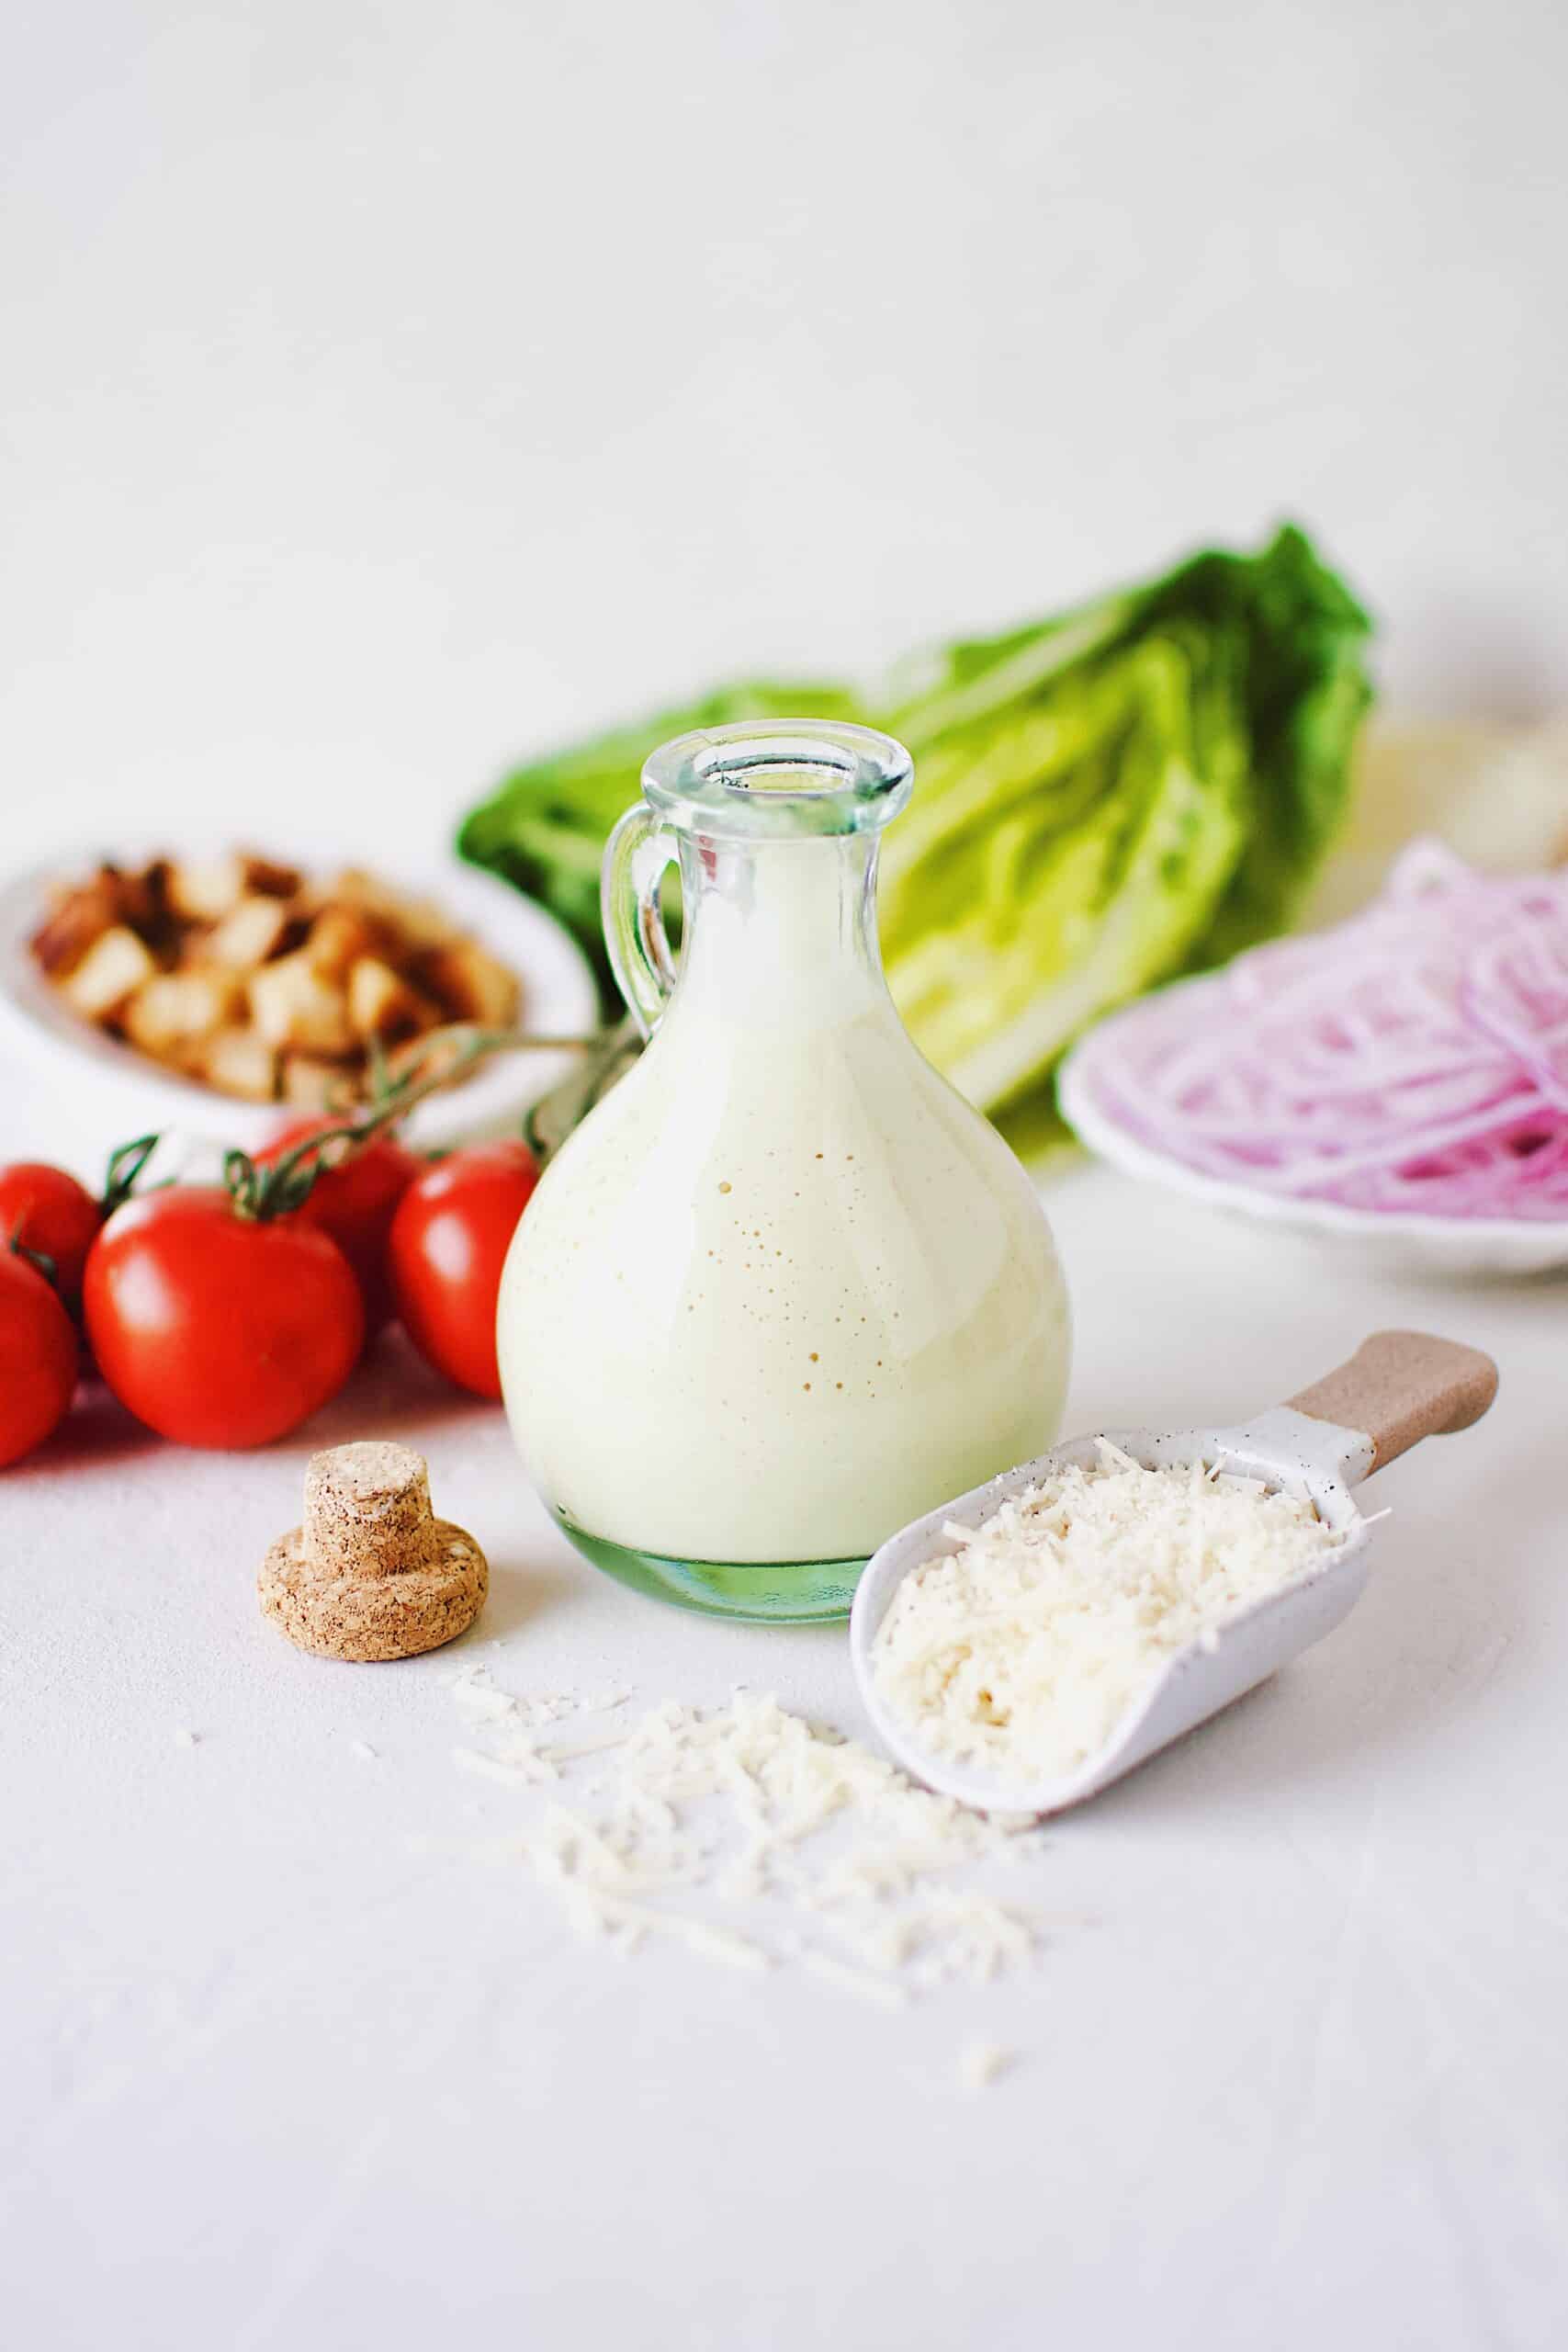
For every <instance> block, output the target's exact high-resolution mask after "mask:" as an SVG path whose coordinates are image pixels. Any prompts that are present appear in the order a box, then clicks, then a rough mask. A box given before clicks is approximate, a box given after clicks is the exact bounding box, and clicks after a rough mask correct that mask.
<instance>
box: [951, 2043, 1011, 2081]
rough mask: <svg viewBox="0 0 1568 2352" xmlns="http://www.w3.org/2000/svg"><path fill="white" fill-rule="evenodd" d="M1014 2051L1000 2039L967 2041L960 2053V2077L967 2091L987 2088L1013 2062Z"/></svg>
mask: <svg viewBox="0 0 1568 2352" xmlns="http://www.w3.org/2000/svg"><path fill="white" fill-rule="evenodd" d="M1014 2054H1015V2053H1014V2052H1012V2051H1010V2050H1004V2049H1003V2047H1002V2045H1001V2043H1000V2042H999V2041H966V2042H965V2043H964V2048H963V2049H962V2050H961V2051H960V2052H959V2053H958V2079H959V2082H960V2084H961V2085H962V2086H963V2087H964V2090H966V2091H983V2090H987V2089H988V2088H989V2087H990V2086H991V2084H992V2083H994V2082H995V2081H996V2079H997V2076H998V2075H1003V2074H1005V2073H1006V2072H1007V2070H1008V2068H1009V2067H1010V2065H1011V2064H1012V2062H1013V2057H1014Z"/></svg>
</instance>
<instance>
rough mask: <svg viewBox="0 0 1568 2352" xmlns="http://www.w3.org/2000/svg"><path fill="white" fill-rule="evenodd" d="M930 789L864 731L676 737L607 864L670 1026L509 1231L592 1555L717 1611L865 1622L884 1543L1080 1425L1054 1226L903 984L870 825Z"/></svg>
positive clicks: (505, 1314) (505, 1300)
mask: <svg viewBox="0 0 1568 2352" xmlns="http://www.w3.org/2000/svg"><path fill="white" fill-rule="evenodd" d="M911 781H912V769H911V763H910V759H909V755H908V752H906V751H905V750H904V748H903V747H902V745H901V744H898V743H896V742H894V741H892V740H891V738H890V737H887V736H885V735H879V734H876V733H874V732H873V731H872V730H871V729H865V728H857V727H851V726H840V725H837V724H834V723H829V722H826V721H805V720H802V721H795V722H791V721H784V722H780V721H770V722H767V723H765V724H763V723H756V724H750V723H749V724H745V725H741V726H734V727H723V728H715V729H711V730H709V731H707V732H705V733H700V734H693V735H685V736H682V737H681V738H680V739H679V740H678V741H675V742H672V743H667V744H665V745H664V746H663V748H662V749H661V750H660V751H658V752H655V753H654V755H653V757H652V758H651V759H650V760H649V763H648V764H647V766H646V768H645V769H644V771H643V791H644V796H645V797H644V799H643V801H642V802H641V803H639V804H638V805H637V807H635V808H633V809H631V810H629V811H628V812H627V814H626V816H625V817H624V818H623V819H622V820H621V821H620V823H619V825H618V826H617V827H616V829H615V833H614V834H613V835H612V837H611V840H610V842H609V844H608V847H607V849H606V851H605V858H604V930H605V937H606V941H607V943H608V946H609V951H610V957H611V962H612V965H613V967H614V969H615V977H616V979H617V980H618V982H619V984H620V987H621V989H622V992H623V993H624V995H625V997H626V1001H627V1003H628V1005H629V1006H630V1007H631V1010H632V1012H633V1013H634V1014H635V1015H636V1017H637V1021H638V1023H639V1024H640V1025H641V1027H642V1028H643V1030H644V1031H645V1033H646V1034H647V1035H648V1036H649V1046H648V1048H647V1050H646V1052H645V1053H644V1054H643V1055H642V1056H641V1057H640V1059H639V1060H638V1061H637V1064H636V1065H635V1066H634V1068H633V1069H631V1071H630V1072H629V1074H628V1075H627V1076H626V1078H625V1079H623V1080H621V1082H620V1084H619V1085H618V1086H617V1087H616V1088H615V1090H614V1091H613V1092H612V1093H610V1094H609V1095H607V1096H606V1097H605V1099H604V1101H603V1102H602V1103H600V1104H599V1106H598V1107H597V1108H596V1109H595V1110H594V1111H593V1112H592V1114H591V1115H590V1116H589V1117H588V1119H586V1120H585V1121H584V1123H583V1125H581V1127H579V1128H578V1129H577V1131H576V1132H575V1133H574V1134H573V1135H571V1136H569V1137H568V1139H567V1141H566V1143H565V1144H564V1145H563V1146H562V1148H561V1149H560V1150H559V1152H558V1154H557V1155H556V1157H555V1158H554V1159H552V1161H551V1162H550V1164H549V1166H548V1168H547V1170H546V1172H545V1175H544V1179H543V1181H542V1182H541V1183H540V1185H539V1188H538V1191H537V1192H536V1194H535V1196H534V1198H533V1200H532V1201H531V1202H530V1204H529V1206H528V1210H527V1214H526V1215H525V1217H524V1218H523V1221H522V1223H521V1225H520V1226H519V1227H518V1230H517V1235H516V1238H515V1240H514V1241H513V1246H512V1250H511V1254H510V1256H509V1258H508V1260H507V1263H506V1270H505V1274H504V1276H503V1279H502V1290H501V1305H500V1325H499V1345H500V1355H501V1371H502V1386H503V1390H504V1393H505V1397H506V1406H507V1411H508V1413H509V1415H510V1417H511V1420H512V1426H513V1433H514V1435H515V1437H516V1440H517V1443H518V1445H519V1447H520V1448H521V1450H522V1452H523V1454H524V1456H525V1460H526V1462H527V1464H528V1466H529V1469H530V1472H531V1474H532V1476H533V1477H534V1480H535V1482H536V1485H537V1487H538V1488H539V1490H540V1492H541V1494H542V1495H543V1497H544V1498H545V1500H546V1502H547V1504H548V1506H549V1508H550V1509H551V1510H552V1511H553V1512H554V1514H555V1516H556V1518H557V1520H558V1522H559V1524H560V1525H561V1527H562V1528H563V1529H564V1530H565V1532H567V1534H568V1535H569V1536H570V1538H571V1540H572V1542H573V1543H574V1544H576V1545H577V1547H578V1549H579V1550H580V1551H581V1552H583V1553H584V1554H586V1555H587V1556H588V1558H589V1559H591V1560H592V1561H594V1562H595V1563H596V1564H597V1565H598V1566H600V1567H602V1568H604V1569H606V1570H608V1572H609V1573H610V1574H611V1575H613V1576H615V1577H620V1578H621V1579H622V1580H623V1581H624V1582H625V1583H627V1584H630V1585H634V1586H636V1587H637V1588H638V1589H641V1590H643V1591H648V1592H653V1593H658V1594H660V1595H661V1596H662V1597H663V1598H665V1599H666V1600H677V1601H682V1602H684V1603H686V1604H687V1605H688V1606H690V1607H693V1608H696V1609H703V1610H707V1611H715V1612H717V1613H719V1614H724V1615H731V1616H739V1617H755V1618H771V1619H784V1620H788V1619H803V1618H818V1617H837V1616H842V1615H843V1614H844V1613H845V1611H847V1610H848V1608H849V1605H850V1601H851V1599H852V1594H853V1591H854V1586H855V1581H856V1578H857V1577H858V1576H859V1574H860V1571H861V1569H862V1568H863V1566H864V1564H865V1561H866V1559H867V1557H868V1556H869V1555H870V1554H871V1553H872V1552H873V1551H874V1550H875V1548H876V1546H877V1545H878V1544H881V1543H882V1542H883V1541H884V1539H885V1538H886V1536H888V1535H890V1534H892V1533H893V1532H894V1531H895V1530H896V1529H897V1528H898V1527H901V1526H903V1525H904V1524H905V1523H906V1522H907V1521H909V1520H911V1519H914V1518H916V1517H918V1516H919V1515H920V1514H921V1513H923V1512H925V1511H928V1510H934V1509H935V1508H936V1506H937V1505H938V1504H940V1503H942V1502H944V1501H946V1500H948V1499H949V1498H951V1497H953V1496H954V1495H956V1494H959V1493H961V1492H963V1491H964V1489H965V1488H967V1487H973V1486H976V1485H977V1484H979V1482H980V1481H981V1480H982V1479H985V1478H987V1477H989V1476H992V1474H993V1473H995V1472H997V1471H999V1470H1004V1469H1007V1468H1009V1467H1010V1465H1012V1464H1015V1463H1017V1462H1020V1461H1022V1460H1025V1459H1027V1458H1028V1457H1029V1456H1031V1455H1032V1454H1034V1453H1040V1452H1042V1451H1043V1449H1044V1448H1045V1447H1046V1446H1048V1445H1049V1444H1050V1443H1051V1442H1052V1440H1053V1438H1054V1437H1055V1434H1056V1430H1057V1427H1058V1422H1059V1417H1060V1413H1061V1408H1062V1401H1063V1393H1064V1389H1065V1386H1066V1374H1067V1365H1068V1356H1069V1345H1070V1342H1069V1321H1068V1312H1067V1304H1066V1293H1065V1290H1064V1287H1063V1283H1062V1277H1061V1272H1060V1269H1059V1267H1058V1264H1057V1260H1056V1254H1055V1248H1054V1246H1053V1243H1052V1239H1051V1234H1050V1229H1049V1227H1048V1226H1047V1224H1046V1222H1045V1217H1044V1214H1043V1210H1042V1208H1041V1205H1040V1203H1039V1200H1038V1198H1037V1196H1036V1194H1035V1193H1034V1190H1033V1188H1032V1185H1031V1183H1030V1182H1029V1180H1028V1178H1027V1177H1026V1176H1025V1174H1024V1172H1023V1170H1022V1169H1021V1167H1020V1165H1019V1163H1018V1161H1017V1160H1016V1159H1014V1157H1013V1155H1012V1153H1011V1152H1010V1150H1009V1149H1008V1148H1007V1146H1006V1145H1005V1144H1004V1143H1003V1142H1002V1140H1001V1138H1000V1137H999V1136H998V1135H997V1133H996V1131H995V1130H994V1128H992V1127H991V1126H990V1125H988V1124H987V1122H986V1120H984V1119H983V1118H981V1117H980V1116H979V1114H977V1113H976V1111H974V1110H973V1109H972V1108H971V1107H970V1105H969V1104H968V1103H965V1102H964V1100H963V1098H962V1097H961V1096H960V1095H958V1094H957V1093H955V1092H954V1091H953V1088H952V1087H951V1086H949V1085H948V1083H947V1081H946V1080H944V1079H942V1078H941V1077H939V1076H938V1074H937V1072H936V1071H935V1070H934V1069H931V1065H930V1064H929V1063H928V1062H927V1061H925V1060H924V1058H923V1057H921V1055H920V1054H919V1052H918V1051H917V1049H916V1047H915V1046H914V1045H913V1043H912V1042H911V1040H910V1038H909V1036H908V1034H907V1032H906V1031H905V1029H904V1026H903V1023H902V1022H901V1021H900V1020H899V1017H898V1014H897V1012H896V1011H895V1009H894V1005H893V1001H892V999H891V997H890V996H889V995H888V992H887V986H886V980H885V979H884V978H883V973H882V966H881V959H880V956H879V954H878V949H877V941H876V918H875V888H876V857H877V837H878V835H879V833H880V831H881V829H882V827H883V826H884V825H885V824H886V823H887V821H888V820H889V819H891V818H893V817H896V816H897V813H898V811H899V809H902V808H903V807H904V805H905V803H906V801H907V800H908V796H909V791H910V786H911ZM677 861H678V863H679V866H680V876H681V888H682V910H683V936H682V952H681V956H680V960H679V963H678V964H677V962H676V959H675V957H674V956H673V954H672V952H671V946H670V943H669V940H668V938H667V936H666V933H665V929H664V924H663V921H662V918H661V915H660V886H661V883H662V880H663V876H664V874H665V870H666V868H667V867H668V866H669V865H671V863H673V862H677Z"/></svg>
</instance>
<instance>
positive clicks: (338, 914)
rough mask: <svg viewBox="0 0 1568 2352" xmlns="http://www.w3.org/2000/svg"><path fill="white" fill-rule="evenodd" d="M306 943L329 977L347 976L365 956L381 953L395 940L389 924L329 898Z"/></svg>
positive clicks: (313, 923) (313, 922)
mask: <svg viewBox="0 0 1568 2352" xmlns="http://www.w3.org/2000/svg"><path fill="white" fill-rule="evenodd" d="M305 944H306V945H307V946H308V947H309V949H310V961H311V963H312V964H313V965H314V966H315V967H316V969H317V971H318V972H321V973H324V974H325V976H326V978H328V979H329V980H342V979H344V978H347V975H348V969H349V967H350V965H351V964H355V963H357V962H358V960H359V958H360V957H361V956H379V955H383V954H385V953H386V951H387V949H388V947H389V944H391V943H390V940H389V933H388V931H387V926H386V925H385V923H382V922H378V921H377V919H376V918H375V917H374V916H373V915H370V914H367V912H366V911H365V910H363V909H362V908H359V907H350V906H344V905H342V904H341V903H340V902H339V901H338V900H336V899H329V900H328V902H327V903H326V905H325V906H323V907H322V909H321V912H320V913H319V914H318V915H317V916H316V917H315V918H314V920H313V921H312V922H311V924H310V934H309V936H308V938H307V940H306V943H305Z"/></svg>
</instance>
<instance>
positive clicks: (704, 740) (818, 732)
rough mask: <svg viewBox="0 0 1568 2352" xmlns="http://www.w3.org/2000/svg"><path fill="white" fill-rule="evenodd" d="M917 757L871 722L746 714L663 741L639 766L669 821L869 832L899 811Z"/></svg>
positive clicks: (752, 831) (776, 833) (741, 828)
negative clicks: (861, 724)
mask: <svg viewBox="0 0 1568 2352" xmlns="http://www.w3.org/2000/svg"><path fill="white" fill-rule="evenodd" d="M912 777H913V763H911V761H910V758H909V754H908V752H907V751H906V750H905V749H904V746H903V745H902V744H901V743H897V742H895V741H894V740H893V738H892V736H891V735H882V734H878V733H877V731H876V729H874V728H871V727H852V726H849V725H842V726H840V724H839V723H838V722H837V721H832V720H827V719H804V718H803V719H787V718H786V719H768V720H759V719H747V720H743V721H741V722H740V723H739V724H738V725H735V726H731V727H711V728H705V729H702V730H701V732H699V733H695V734H691V735H681V736H677V737H676V739H675V741H673V742H671V743H664V744H661V745H660V749H659V750H658V751H657V752H654V754H653V756H652V758H651V759H650V760H649V762H648V764H647V765H646V767H645V768H644V769H643V772H642V783H643V790H644V792H645V794H646V795H647V797H648V799H649V802H650V804H651V805H652V806H653V807H654V808H655V809H658V810H659V812H660V816H661V817H663V818H664V820H666V821H667V822H668V823H671V824H673V825H677V826H681V827H683V828H684V829H686V830H687V831H694V832H699V833H705V834H707V835H709V836H710V837H712V838H715V839H720V840H723V839H744V838H748V837H750V838H758V839H761V838H775V839H789V838H791V837H795V838H799V837H801V836H812V835H821V834H832V833H857V832H865V831H873V830H875V829H877V828H880V827H881V826H882V825H885V824H886V821H887V820H888V818H889V817H893V816H896V815H897V812H898V810H899V809H901V808H902V807H903V806H904V803H905V801H906V800H907V799H908V796H909V786H910V783H911V780H912Z"/></svg>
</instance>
